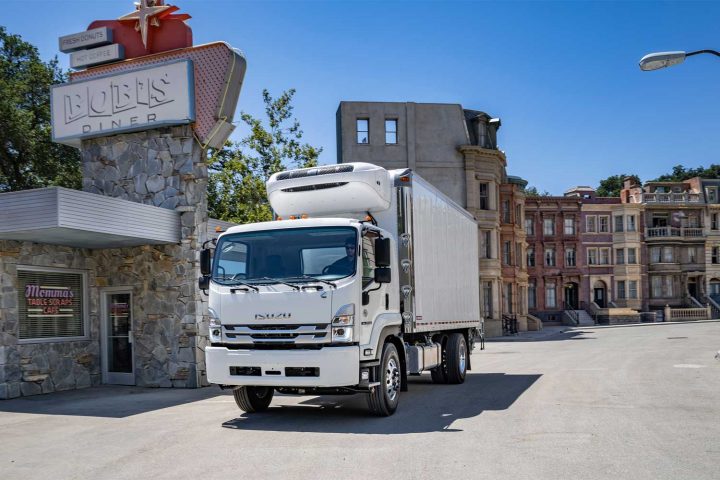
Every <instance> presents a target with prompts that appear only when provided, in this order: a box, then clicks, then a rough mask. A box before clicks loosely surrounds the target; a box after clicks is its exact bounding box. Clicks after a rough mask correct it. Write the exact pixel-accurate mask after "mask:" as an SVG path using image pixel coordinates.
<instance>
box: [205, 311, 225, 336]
mask: <svg viewBox="0 0 720 480" xmlns="http://www.w3.org/2000/svg"><path fill="white" fill-rule="evenodd" d="M208 315H209V316H210V329H209V330H210V341H211V342H219V341H220V340H222V323H221V322H220V318H219V317H218V315H217V312H215V310H213V309H212V308H208Z"/></svg>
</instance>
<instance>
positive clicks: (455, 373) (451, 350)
mask: <svg viewBox="0 0 720 480" xmlns="http://www.w3.org/2000/svg"><path fill="white" fill-rule="evenodd" d="M467 356H468V348H467V342H466V341H465V336H464V335H463V334H462V333H453V334H451V335H450V337H449V338H448V342H447V378H448V383H453V384H459V383H463V382H465V375H466V374H467V360H468V358H467Z"/></svg>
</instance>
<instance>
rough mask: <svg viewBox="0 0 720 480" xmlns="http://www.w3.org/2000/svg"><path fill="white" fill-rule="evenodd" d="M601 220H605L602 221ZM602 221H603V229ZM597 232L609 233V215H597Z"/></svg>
mask: <svg viewBox="0 0 720 480" xmlns="http://www.w3.org/2000/svg"><path fill="white" fill-rule="evenodd" d="M603 220H605V221H604V222H603ZM603 223H605V229H604V230H603V228H602V227H603ZM597 227H598V233H610V215H598V225H597Z"/></svg>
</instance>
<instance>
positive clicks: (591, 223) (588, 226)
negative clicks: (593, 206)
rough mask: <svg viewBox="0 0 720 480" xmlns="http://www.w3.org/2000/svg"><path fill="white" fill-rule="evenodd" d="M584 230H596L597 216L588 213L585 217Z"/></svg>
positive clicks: (590, 231)
mask: <svg viewBox="0 0 720 480" xmlns="http://www.w3.org/2000/svg"><path fill="white" fill-rule="evenodd" d="M585 230H586V231H587V232H588V233H595V232H597V217H596V216H595V215H589V216H587V217H586V218H585Z"/></svg>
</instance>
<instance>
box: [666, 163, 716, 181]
mask: <svg viewBox="0 0 720 480" xmlns="http://www.w3.org/2000/svg"><path fill="white" fill-rule="evenodd" d="M693 177H701V178H720V165H716V164H714V163H713V164H711V165H710V166H709V167H708V168H705V167H703V166H700V167H697V168H685V167H684V166H682V165H675V166H674V167H673V169H672V173H666V174H664V175H660V176H659V177H658V178H656V179H655V180H654V181H656V182H682V181H683V180H687V179H689V178H693Z"/></svg>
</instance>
